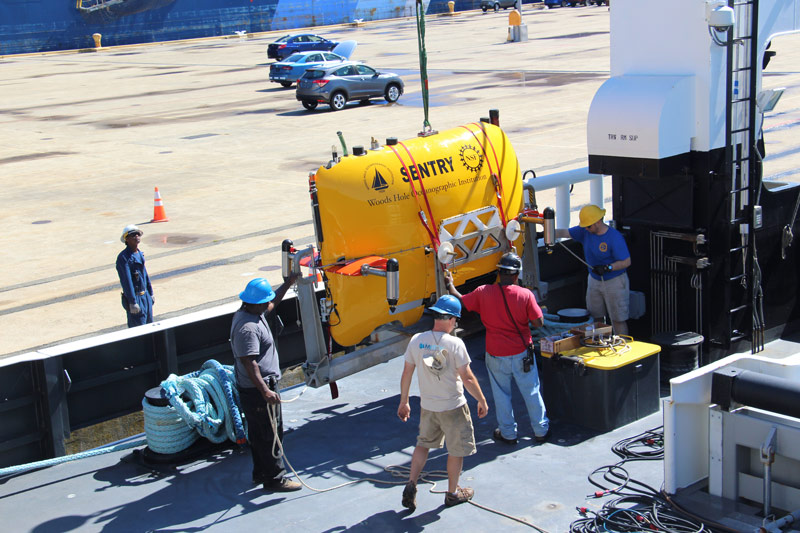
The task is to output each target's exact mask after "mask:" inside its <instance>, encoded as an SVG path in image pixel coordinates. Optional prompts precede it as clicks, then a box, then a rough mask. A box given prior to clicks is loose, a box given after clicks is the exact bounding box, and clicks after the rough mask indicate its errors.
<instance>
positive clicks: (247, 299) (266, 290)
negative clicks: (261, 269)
mask: <svg viewBox="0 0 800 533" xmlns="http://www.w3.org/2000/svg"><path fill="white" fill-rule="evenodd" d="M273 298H275V291H273V290H272V285H270V284H269V281H267V280H265V279H264V278H256V279H254V280H251V281H250V283H248V284H247V287H245V288H244V290H243V291H242V292H240V293H239V299H240V300H241V301H243V302H244V303H246V304H265V303H267V302H269V301H271V300H272V299H273Z"/></svg>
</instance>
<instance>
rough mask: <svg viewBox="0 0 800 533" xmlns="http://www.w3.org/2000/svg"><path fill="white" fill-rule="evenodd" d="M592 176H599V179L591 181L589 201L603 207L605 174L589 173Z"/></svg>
mask: <svg viewBox="0 0 800 533" xmlns="http://www.w3.org/2000/svg"><path fill="white" fill-rule="evenodd" d="M589 175H590V176H597V179H592V180H591V181H589V201H590V202H591V203H593V204H594V205H599V206H600V207H603V205H604V204H605V198H603V176H598V175H597V174H589Z"/></svg>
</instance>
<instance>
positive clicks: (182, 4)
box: [0, 0, 479, 55]
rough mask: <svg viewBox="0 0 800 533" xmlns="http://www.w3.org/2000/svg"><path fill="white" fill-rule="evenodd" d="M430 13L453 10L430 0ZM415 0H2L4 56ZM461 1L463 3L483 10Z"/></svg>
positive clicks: (296, 22)
mask: <svg viewBox="0 0 800 533" xmlns="http://www.w3.org/2000/svg"><path fill="white" fill-rule="evenodd" d="M424 4H425V5H426V6H427V9H426V13H428V14H433V13H443V12H446V11H447V10H448V7H447V1H446V0H429V1H426V2H424ZM414 5H415V1H414V0H88V1H87V0H0V55H8V54H20V53H31V52H48V51H53V50H70V49H79V48H89V47H93V46H94V43H93V40H92V34H93V33H100V34H102V36H103V41H102V42H103V45H104V46H115V45H122V44H135V43H149V42H160V41H172V40H176V39H193V38H199V37H213V36H220V35H232V34H233V33H234V32H237V31H245V32H247V33H255V32H263V31H271V30H288V29H292V28H303V27H311V26H322V25H328V24H343V23H348V22H352V21H353V20H355V19H363V20H365V21H370V20H382V19H391V18H397V17H403V16H411V15H413V14H414ZM478 5H479V0H460V1H457V2H456V10H467V9H476V8H477V7H478Z"/></svg>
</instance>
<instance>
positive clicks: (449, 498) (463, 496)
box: [444, 487, 475, 507]
mask: <svg viewBox="0 0 800 533" xmlns="http://www.w3.org/2000/svg"><path fill="white" fill-rule="evenodd" d="M474 495H475V491H474V490H472V489H471V488H469V487H458V488H457V489H456V491H455V492H454V493H452V494H451V493H449V492H448V493H447V494H445V495H444V506H445V507H452V506H454V505H458V504H459V503H464V502H468V501H470V500H471V499H472V496H474Z"/></svg>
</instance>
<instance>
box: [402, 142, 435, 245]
mask: <svg viewBox="0 0 800 533" xmlns="http://www.w3.org/2000/svg"><path fill="white" fill-rule="evenodd" d="M398 144H400V146H402V147H403V148H404V149H405V151H406V153H407V154H408V157H410V158H411V164H412V165H414V168H416V170H417V176H419V189H420V190H421V191H422V197H423V198H425V205H426V206H427V207H428V216H429V217H431V226H432V227H433V228H434V229H435V228H436V219H435V218H434V216H433V210H432V209H431V204H430V202H428V194H427V193H426V192H425V184H424V183H422V172H420V170H419V165H418V164H417V162H416V161H415V160H414V156H413V155H412V154H411V150H409V149H408V147H407V146H406V145H405V144H403V143H398ZM404 166H405V165H404ZM406 172H408V169H406ZM408 181H409V183H410V182H412V181H414V177H413V176H410V175H409V176H408ZM434 238H435V239H436V242H435V243H434V248H436V249H437V250H438V248H439V244H440V243H439V237H438V236H436V235H434ZM434 251H436V250H434Z"/></svg>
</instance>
